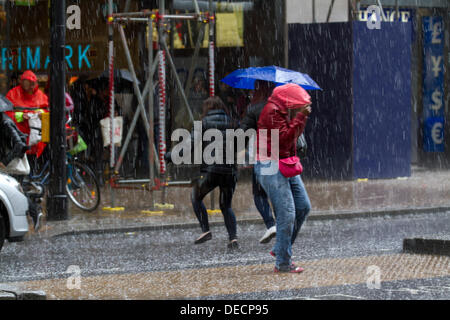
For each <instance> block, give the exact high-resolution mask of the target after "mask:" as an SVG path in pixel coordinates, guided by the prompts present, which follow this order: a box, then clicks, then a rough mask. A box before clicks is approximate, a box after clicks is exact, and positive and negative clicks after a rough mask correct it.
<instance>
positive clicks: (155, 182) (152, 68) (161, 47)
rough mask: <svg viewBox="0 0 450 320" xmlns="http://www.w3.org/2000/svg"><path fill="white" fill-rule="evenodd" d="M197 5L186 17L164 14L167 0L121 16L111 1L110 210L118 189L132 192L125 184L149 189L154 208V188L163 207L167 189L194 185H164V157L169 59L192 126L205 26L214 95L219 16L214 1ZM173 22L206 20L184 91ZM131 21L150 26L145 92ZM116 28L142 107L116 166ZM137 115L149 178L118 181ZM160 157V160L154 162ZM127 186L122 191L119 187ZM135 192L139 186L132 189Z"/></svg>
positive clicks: (108, 20) (177, 183)
mask: <svg viewBox="0 0 450 320" xmlns="http://www.w3.org/2000/svg"><path fill="white" fill-rule="evenodd" d="M192 2H193V6H194V9H195V12H194V13H188V14H166V10H165V0H159V8H158V10H157V11H155V10H152V11H150V10H142V11H140V12H121V13H119V12H118V13H113V0H108V17H107V24H108V46H109V48H108V49H109V50H108V62H109V63H108V67H109V111H110V142H111V143H110V161H109V162H110V163H109V164H110V179H109V184H110V190H111V208H112V209H114V208H115V207H114V205H115V203H114V189H115V188H133V187H126V186H125V185H133V184H141V185H142V184H144V185H146V186H147V188H148V190H149V191H150V192H151V199H152V207H154V206H155V199H154V193H153V191H155V190H162V199H161V204H162V205H164V204H165V203H166V188H167V187H169V186H191V181H170V182H168V181H166V180H167V176H166V163H165V159H164V155H165V153H166V126H165V122H166V113H167V108H166V85H167V83H166V58H167V61H168V64H169V66H170V69H171V71H172V75H173V78H174V79H175V82H176V86H177V88H178V93H179V95H180V96H181V98H182V101H183V103H184V106H185V107H186V109H187V112H188V115H189V118H190V120H191V122H192V123H193V122H194V117H193V114H192V111H191V107H190V105H189V102H188V98H187V97H188V93H189V91H190V86H191V84H190V82H192V77H193V73H194V69H195V66H196V64H197V60H198V55H199V51H200V46H201V45H202V40H203V37H204V29H205V25H206V24H207V23H208V24H209V41H208V57H209V62H208V69H209V79H208V80H209V81H208V82H209V93H210V96H214V94H215V90H214V87H215V78H214V74H215V62H214V19H215V14H214V12H213V11H212V8H213V6H212V0H209V11H208V12H205V13H203V14H202V13H201V12H200V10H199V6H198V3H197V0H193V1H192ZM171 20H197V21H199V22H202V26H201V28H200V32H199V34H198V39H197V41H196V46H195V50H194V55H193V57H192V60H191V66H190V69H189V73H188V81H187V83H186V88H183V86H182V84H181V81H180V78H179V77H178V74H177V70H176V66H175V63H174V61H173V57H172V55H171V53H170V51H169V48H168V46H167V33H168V30H166V27H165V22H166V21H171ZM128 23H146V24H147V28H148V32H147V42H148V44H147V50H148V57H147V58H148V70H147V75H146V77H147V80H146V83H145V86H144V89H143V90H142V91H141V90H140V89H139V82H138V80H137V76H136V72H135V69H134V65H133V61H132V58H131V54H130V49H129V47H128V43H127V39H126V35H125V31H124V25H125V24H128ZM154 24H155V26H156V28H157V32H158V50H157V52H156V56H155V57H154V54H153V35H152V33H153V32H152V30H153V26H154ZM115 28H116V29H117V30H118V32H119V34H120V39H121V41H120V42H121V43H122V47H123V50H124V52H125V56H126V60H127V64H128V69H129V72H130V73H131V76H132V79H133V88H134V94H135V95H136V97H137V99H138V107H137V109H136V112H135V114H134V116H133V120H132V122H131V125H130V129H129V131H128V132H127V136H126V138H125V142H124V144H123V146H122V148H121V152H120V155H119V157H118V160H117V162H116V161H115V158H116V157H115V146H114V143H113V141H114V140H113V136H114V131H115V128H114V30H115ZM157 68H158V82H157V83H156V84H153V77H154V74H155V72H156V69H157ZM157 85H158V97H159V99H158V101H159V105H158V107H159V153H158V152H157V151H156V147H155V143H154V108H155V106H154V102H153V96H154V92H155V90H156V86H157ZM145 98H148V105H149V108H148V115H149V117H147V111H146V110H145V103H144V99H145ZM139 116H140V117H141V118H142V120H143V123H144V125H145V129H146V133H147V137H148V140H149V148H148V149H149V176H150V177H149V179H119V177H118V175H119V169H120V167H121V165H122V162H123V159H124V156H125V153H126V151H127V149H128V146H129V143H130V141H131V137H132V134H133V132H134V130H135V127H136V124H137V121H138V119H139ZM155 158H158V161H155ZM155 167H156V169H157V171H158V173H159V178H157V177H156V174H155V170H154V169H155ZM121 186H124V187H121ZM133 189H135V188H133ZM211 205H212V207H214V198H213V194H212V197H211Z"/></svg>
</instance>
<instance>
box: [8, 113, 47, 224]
mask: <svg viewBox="0 0 450 320" xmlns="http://www.w3.org/2000/svg"><path fill="white" fill-rule="evenodd" d="M28 149H30V147H29V146H27V135H26V134H24V133H22V132H21V131H20V130H19V129H18V128H17V126H16V124H15V123H14V121H13V120H12V119H11V118H10V117H8V116H7V115H5V114H4V113H3V112H0V168H1V169H3V170H5V169H6V167H7V166H8V164H9V163H10V162H11V161H12V160H13V159H16V158H23V156H24V155H25V152H26V151H27V150H28ZM16 178H17V179H18V180H22V179H21V177H16ZM25 196H26V197H27V200H28V214H29V215H30V217H31V218H32V219H33V223H34V230H36V231H37V230H38V229H39V227H40V224H41V220H42V218H43V216H44V215H43V213H42V207H41V205H40V200H39V199H32V197H31V196H30V195H29V194H27V193H25Z"/></svg>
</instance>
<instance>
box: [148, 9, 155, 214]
mask: <svg viewBox="0 0 450 320" xmlns="http://www.w3.org/2000/svg"><path fill="white" fill-rule="evenodd" d="M147 28H148V31H147V48H148V73H147V83H148V85H149V86H150V88H151V89H152V92H150V93H149V94H148V115H149V122H150V123H149V124H150V130H149V131H147V132H148V133H149V138H148V142H149V143H148V150H149V153H148V169H149V175H150V182H149V184H148V187H149V189H150V197H151V199H152V205H151V208H152V209H153V208H154V206H155V199H154V193H153V186H154V180H155V167H154V164H155V157H154V153H153V149H154V148H155V130H154V128H155V124H154V122H155V121H154V119H153V117H154V113H153V108H154V105H153V70H152V65H153V18H151V17H150V18H149V19H148V24H147Z"/></svg>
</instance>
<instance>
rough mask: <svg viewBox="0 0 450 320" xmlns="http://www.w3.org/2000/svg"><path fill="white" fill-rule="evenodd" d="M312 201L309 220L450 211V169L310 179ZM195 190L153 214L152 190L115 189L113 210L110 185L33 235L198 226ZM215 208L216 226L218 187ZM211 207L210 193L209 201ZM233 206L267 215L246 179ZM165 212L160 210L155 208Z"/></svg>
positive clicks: (242, 216)
mask: <svg viewBox="0 0 450 320" xmlns="http://www.w3.org/2000/svg"><path fill="white" fill-rule="evenodd" d="M304 183H305V186H306V189H307V191H308V194H309V196H310V199H311V203H312V211H311V213H310V218H309V219H333V218H342V217H349V216H351V217H364V216H366V215H385V214H405V213H410V212H435V211H442V210H449V209H450V170H428V169H427V170H425V169H422V168H413V171H412V175H411V177H408V178H397V179H380V180H354V181H331V182H327V181H308V180H305V181H304ZM190 192H191V189H190V188H186V187H171V188H168V190H167V195H166V199H167V203H169V204H173V205H174V208H173V209H164V210H163V212H151V211H150V209H151V208H150V206H151V196H150V192H148V191H146V190H144V189H135V190H130V189H114V196H115V206H117V207H124V210H123V211H107V210H104V209H103V208H104V207H109V206H111V201H110V190H109V187H105V188H104V189H103V192H102V203H101V204H100V206H99V209H98V210H97V211H95V212H92V213H87V212H82V211H80V210H79V209H77V208H75V207H74V206H73V205H72V204H71V203H70V205H69V215H70V219H69V220H66V221H51V222H46V223H45V225H44V226H43V227H42V228H41V230H40V231H39V232H38V233H35V232H30V236H39V237H48V236H55V235H59V234H68V233H80V232H101V231H102V230H103V231H107V232H114V231H115V232H117V231H124V232H125V231H126V230H133V229H151V228H164V227H169V228H173V227H195V226H197V224H198V222H197V219H196V217H195V215H194V212H193V210H192V205H191V202H190ZM154 196H155V202H156V203H159V202H161V191H156V192H154ZM214 197H215V208H214V209H216V210H215V212H212V213H211V214H210V215H209V221H210V222H211V223H212V224H216V223H218V224H219V223H223V218H222V214H221V213H220V211H218V210H217V209H219V208H218V207H219V205H218V199H219V192H218V190H215V196H214ZM204 202H205V205H206V207H207V208H208V209H212V208H211V200H210V196H207V197H206V198H205V200H204ZM233 209H234V211H235V214H236V218H237V220H238V223H245V222H251V223H254V222H260V223H262V219H261V217H260V215H259V213H258V211H257V209H256V207H255V205H254V202H253V195H252V184H251V180H250V179H248V178H245V177H244V178H243V179H241V180H240V181H239V182H238V184H237V187H236V191H235V195H234V198H233ZM154 211H160V209H154Z"/></svg>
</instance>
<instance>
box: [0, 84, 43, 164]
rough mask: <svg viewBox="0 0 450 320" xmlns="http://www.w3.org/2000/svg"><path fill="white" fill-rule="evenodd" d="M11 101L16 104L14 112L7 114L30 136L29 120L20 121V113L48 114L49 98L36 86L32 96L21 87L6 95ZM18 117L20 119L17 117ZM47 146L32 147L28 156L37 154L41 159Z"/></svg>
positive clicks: (41, 144)
mask: <svg viewBox="0 0 450 320" xmlns="http://www.w3.org/2000/svg"><path fill="white" fill-rule="evenodd" d="M6 98H8V100H9V101H11V102H12V103H13V104H14V109H15V110H14V111H7V112H6V114H7V115H8V116H9V117H10V118H11V119H13V120H14V122H15V124H16V126H17V128H18V129H19V130H20V131H21V132H23V133H25V134H28V135H29V134H30V127H29V125H28V121H27V120H24V119H22V120H20V118H21V117H20V116H19V115H20V113H21V112H23V113H34V112H48V107H49V105H48V98H47V96H46V95H45V94H44V93H43V92H42V91H41V90H39V88H38V86H36V87H35V88H34V90H33V93H32V94H28V93H26V92H25V91H24V90H23V89H22V87H21V86H20V85H19V86H17V87H14V88H12V89H11V90H10V91H9V92H8V94H7V95H6ZM16 115H18V117H16ZM45 146H46V144H45V143H43V142H39V143H38V144H36V145H34V146H32V147H31V150H29V151H27V153H28V154H35V155H36V156H37V157H40V155H41V154H42V152H43V151H44V149H45Z"/></svg>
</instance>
